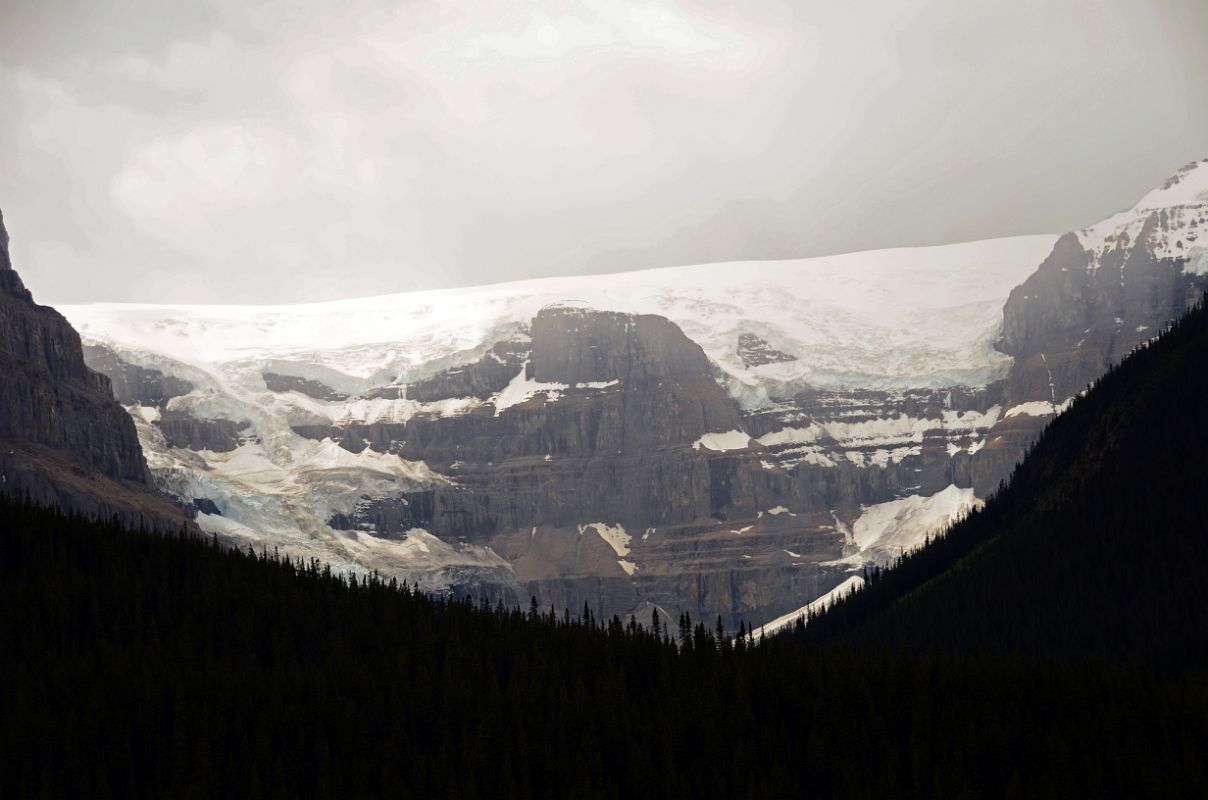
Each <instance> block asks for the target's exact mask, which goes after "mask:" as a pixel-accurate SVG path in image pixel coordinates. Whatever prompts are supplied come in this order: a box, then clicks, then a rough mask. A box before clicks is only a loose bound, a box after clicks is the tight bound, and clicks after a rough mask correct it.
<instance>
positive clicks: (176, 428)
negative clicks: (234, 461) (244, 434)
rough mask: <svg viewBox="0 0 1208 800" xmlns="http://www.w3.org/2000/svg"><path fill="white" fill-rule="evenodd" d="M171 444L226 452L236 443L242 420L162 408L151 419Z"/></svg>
mask: <svg viewBox="0 0 1208 800" xmlns="http://www.w3.org/2000/svg"><path fill="white" fill-rule="evenodd" d="M155 425H157V426H158V427H159V429H160V431H162V432H163V434H164V438H165V439H166V440H167V442H168V444H169V445H171V446H172V447H183V448H187V449H189V450H211V451H213V452H215V453H228V452H230V451H231V450H234V449H235V448H236V447H238V446H239V443H240V441H241V435H240V432H241V431H243V430H245V429H246V428H247V427H248V423H246V422H233V421H231V420H229V419H198V418H196V417H194V416H192V415H191V414H189V413H187V412H183V411H165V412H163V414H162V415H161V416H160V418H159V419H158V420H157V421H156V422H155Z"/></svg>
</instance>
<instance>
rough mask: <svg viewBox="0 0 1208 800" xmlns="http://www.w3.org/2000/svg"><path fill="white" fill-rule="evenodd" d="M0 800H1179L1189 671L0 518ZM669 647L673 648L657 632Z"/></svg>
mask: <svg viewBox="0 0 1208 800" xmlns="http://www.w3.org/2000/svg"><path fill="white" fill-rule="evenodd" d="M0 518H2V519H3V520H4V529H3V535H0V582H2V585H3V592H2V594H0V603H2V608H0V641H2V643H3V648H2V650H0V671H2V675H3V679H2V680H0V707H2V708H3V716H2V720H0V726H2V733H0V746H2V747H3V759H2V761H0V794H3V796H5V797H93V798H104V797H123V798H124V797H244V796H246V797H299V796H317V797H424V798H429V797H439V798H447V797H466V798H470V797H502V798H507V797H576V798H578V797H605V798H630V797H676V798H690V797H691V798H700V797H752V798H767V797H787V796H807V797H852V798H861V797H868V798H885V797H908V796H913V797H936V796H942V797H1025V796H1026V797H1030V798H1032V797H1070V796H1094V795H1097V794H1098V795H1113V794H1118V793H1125V794H1129V795H1134V796H1140V795H1157V794H1160V795H1163V796H1169V797H1173V796H1180V795H1182V796H1196V795H1197V793H1198V790H1200V789H1203V788H1204V787H1205V786H1208V776H1206V775H1205V768H1206V767H1205V761H1204V759H1203V755H1204V742H1205V741H1208V721H1206V716H1205V711H1206V710H1208V690H1206V688H1205V681H1204V679H1203V676H1204V673H1203V671H1200V672H1197V673H1196V674H1195V676H1194V678H1193V677H1188V676H1186V675H1184V676H1183V677H1182V678H1180V679H1179V680H1173V679H1163V680H1155V678H1154V676H1153V675H1152V674H1151V673H1149V672H1147V671H1144V670H1137V669H1133V668H1128V667H1117V666H1114V665H1113V664H1112V663H1110V662H1100V663H1079V664H1063V663H1052V662H1047V661H1044V660H1026V659H1003V658H996V657H989V656H987V655H985V654H977V653H973V652H969V653H963V654H960V655H959V656H956V655H951V654H909V653H906V652H902V651H900V650H896V649H883V650H878V651H868V650H864V651H860V650H856V649H852V648H847V647H844V646H828V647H825V648H807V647H803V646H802V645H801V644H800V643H799V642H797V641H794V640H793V639H792V638H791V637H781V638H778V639H774V640H769V641H768V642H766V643H764V644H761V645H755V644H751V643H748V641H747V640H746V639H742V640H730V639H729V638H728V637H724V636H723V638H722V639H720V640H719V639H718V637H717V635H716V633H714V632H712V631H706V630H705V629H704V628H703V627H701V626H698V625H693V626H692V628H693V629H694V633H693V635H691V636H689V637H688V640H689V641H690V642H691V644H690V645H689V646H687V647H685V648H682V649H680V648H678V647H677V646H676V645H675V644H673V643H672V642H671V641H670V640H669V639H667V638H666V635H665V634H664V635H660V636H655V635H654V634H652V633H650V632H649V631H647V630H644V629H642V628H641V627H639V626H636V625H631V624H629V623H628V622H626V623H624V624H622V623H621V622H620V621H619V620H611V621H609V623H608V624H602V623H599V622H597V621H595V620H593V619H587V620H578V619H568V618H567V615H566V614H565V612H563V614H562V615H557V616H555V615H553V614H551V613H549V612H548V611H546V612H544V613H542V612H540V611H537V612H533V611H531V610H529V611H525V612H523V613H522V612H521V611H519V610H515V609H513V610H499V609H485V608H482V607H479V606H475V605H473V604H471V603H469V602H456V601H454V602H446V601H440V600H435V599H432V598H429V597H426V596H424V595H422V594H419V593H416V592H413V591H410V590H408V589H406V588H405V587H399V586H393V585H391V584H388V583H385V582H382V581H379V580H374V579H369V580H364V579H361V580H348V579H344V578H341V577H339V576H335V575H332V574H330V573H329V572H328V571H326V570H324V569H321V568H319V566H318V565H317V564H309V565H299V564H297V563H290V562H286V561H281V560H278V559H275V558H273V557H271V556H264V555H252V554H249V553H247V552H245V551H232V550H224V549H221V548H219V547H217V546H215V545H213V544H211V543H207V542H206V541H204V540H198V539H187V538H173V537H166V538H165V537H161V536H154V535H150V534H145V533H138V532H129V531H123V530H121V529H120V528H118V527H116V526H112V525H102V524H98V523H95V522H88V521H84V520H79V519H67V518H63V517H61V516H59V515H57V514H54V513H52V512H48V511H44V510H40V509H36V508H29V507H23V506H19V505H14V504H12V503H8V502H3V501H0ZM673 628H674V630H673V631H672V634H673V635H674V637H675V638H676V639H678V638H679V636H678V634H679V631H678V625H674V626H673Z"/></svg>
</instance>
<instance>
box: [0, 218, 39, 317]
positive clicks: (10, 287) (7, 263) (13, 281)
mask: <svg viewBox="0 0 1208 800" xmlns="http://www.w3.org/2000/svg"><path fill="white" fill-rule="evenodd" d="M0 293H3V294H7V295H9V296H10V297H15V298H17V299H18V300H24V301H25V302H27V303H32V302H33V301H34V299H33V296H32V295H31V294H30V293H29V290H28V289H26V288H25V284H24V283H23V282H22V281H21V276H20V275H18V274H17V271H16V270H14V269H13V262H12V259H11V258H9V255H8V230H7V229H6V228H5V227H4V212H3V211H2V210H0Z"/></svg>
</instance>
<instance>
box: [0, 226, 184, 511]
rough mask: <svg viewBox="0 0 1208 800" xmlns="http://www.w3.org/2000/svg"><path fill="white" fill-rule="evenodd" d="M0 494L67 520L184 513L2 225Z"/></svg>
mask: <svg viewBox="0 0 1208 800" xmlns="http://www.w3.org/2000/svg"><path fill="white" fill-rule="evenodd" d="M0 253H2V254H3V255H2V256H0V375H3V376H4V378H3V380H0V490H2V491H5V492H7V493H10V494H14V495H28V496H29V497H31V498H32V499H33V500H35V501H38V502H42V503H48V504H54V505H57V506H59V507H61V508H63V509H65V510H68V511H76V512H80V513H87V514H94V515H99V516H111V515H117V516H118V517H120V518H122V519H123V520H125V521H126V522H129V523H131V524H139V523H142V524H148V525H153V526H156V527H165V528H166V527H171V528H178V527H179V526H180V525H181V524H182V523H184V521H185V520H186V519H187V516H186V515H185V513H184V512H183V511H182V510H181V509H179V508H177V507H175V506H174V505H172V504H171V503H170V502H169V501H168V500H167V499H165V498H164V497H163V496H161V495H159V494H158V493H157V492H156V491H155V490H154V489H153V488H152V487H151V484H150V476H149V473H148V471H147V467H146V463H145V462H144V461H143V455H142V450H141V448H140V447H139V442H138V436H137V435H136V433H135V429H134V422H133V421H132V420H131V418H130V417H129V415H127V414H126V412H125V411H124V410H123V409H122V407H121V406H120V405H118V404H117V402H116V401H115V400H114V398H113V391H112V387H111V384H110V381H109V379H108V378H107V377H105V376H104V375H101V374H99V373H96V372H93V371H92V370H90V369H89V368H88V367H87V366H85V364H84V354H83V348H82V346H81V343H80V337H79V335H78V334H77V333H76V331H75V330H74V329H73V328H72V327H71V325H70V324H69V323H68V322H67V320H66V319H64V318H63V317H62V315H60V314H59V313H58V312H57V311H55V310H54V309H53V308H49V307H46V306H39V305H37V304H36V303H34V302H33V299H32V297H31V296H30V293H29V291H28V290H27V289H26V288H25V286H24V284H23V283H22V281H21V278H20V277H19V276H18V275H17V273H16V272H15V271H14V270H13V269H12V264H11V260H10V258H9V254H8V234H7V232H6V231H5V230H4V227H3V223H2V221H0Z"/></svg>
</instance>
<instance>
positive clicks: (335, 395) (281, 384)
mask: <svg viewBox="0 0 1208 800" xmlns="http://www.w3.org/2000/svg"><path fill="white" fill-rule="evenodd" d="M261 377H263V378H264V385H265V386H266V387H267V388H268V390H269V391H270V392H298V393H299V394H304V395H306V396H307V397H313V398H314V399H315V400H346V399H348V395H346V394H344V393H343V392H337V391H336V390H335V389H333V388H331V387H330V386H328V385H327V384H325V383H322V382H320V381H315V380H311V379H309V378H299V377H298V376H296V375H280V374H278V373H276V372H265V373H263V375H262V376H261Z"/></svg>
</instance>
